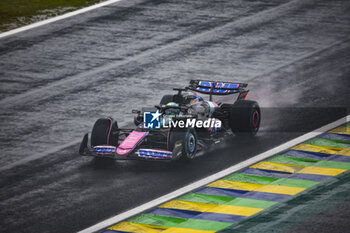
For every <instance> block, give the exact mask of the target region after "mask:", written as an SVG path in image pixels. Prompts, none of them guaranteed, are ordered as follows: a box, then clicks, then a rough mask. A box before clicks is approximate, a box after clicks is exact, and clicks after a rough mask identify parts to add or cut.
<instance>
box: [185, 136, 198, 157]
mask: <svg viewBox="0 0 350 233" xmlns="http://www.w3.org/2000/svg"><path fill="white" fill-rule="evenodd" d="M187 146H188V150H189V152H190V153H193V152H194V151H195V149H196V138H195V137H194V135H193V134H190V135H189V136H188V141H187Z"/></svg>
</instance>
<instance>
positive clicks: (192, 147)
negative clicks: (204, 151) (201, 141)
mask: <svg viewBox="0 0 350 233" xmlns="http://www.w3.org/2000/svg"><path fill="white" fill-rule="evenodd" d="M169 134H170V135H169V139H168V148H169V150H171V151H173V152H174V149H175V147H178V146H180V145H181V148H182V149H181V156H180V158H181V159H183V160H191V159H193V158H194V157H195V155H196V153H197V146H198V145H197V144H198V143H197V133H196V130H195V129H193V128H188V129H171V131H170V132H169Z"/></svg>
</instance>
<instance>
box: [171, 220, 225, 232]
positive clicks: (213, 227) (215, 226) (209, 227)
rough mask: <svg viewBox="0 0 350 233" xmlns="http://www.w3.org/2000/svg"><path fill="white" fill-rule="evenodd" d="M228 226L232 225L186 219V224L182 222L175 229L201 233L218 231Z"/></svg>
mask: <svg viewBox="0 0 350 233" xmlns="http://www.w3.org/2000/svg"><path fill="white" fill-rule="evenodd" d="M228 226H232V223H227V222H216V221H209V220H201V219H188V220H187V221H186V222H183V223H181V224H179V225H178V226H176V227H180V228H190V229H196V230H203V231H220V230H222V229H224V228H226V227H228Z"/></svg>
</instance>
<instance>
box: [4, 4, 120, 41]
mask: <svg viewBox="0 0 350 233" xmlns="http://www.w3.org/2000/svg"><path fill="white" fill-rule="evenodd" d="M120 1H122V0H108V1H105V2H101V3H98V4H95V5H92V6H89V7H85V8H82V9H79V10H76V11H72V12H69V13H66V14H63V15H60V16H56V17H53V18H50V19H46V20H43V21H39V22H36V23H33V24H29V25H27V26H23V27H20V28H16V29H13V30H10V31H7V32H3V33H1V34H0V39H1V38H4V37H6V36H10V35H13V34H16V33H19V32H23V31H27V30H29V29H32V28H36V27H40V26H42V25H45V24H49V23H53V22H56V21H59V20H61V19H66V18H69V17H72V16H75V15H79V14H83V13H86V12H88V11H91V10H94V9H97V8H101V7H104V6H107V5H111V4H113V3H116V2H120Z"/></svg>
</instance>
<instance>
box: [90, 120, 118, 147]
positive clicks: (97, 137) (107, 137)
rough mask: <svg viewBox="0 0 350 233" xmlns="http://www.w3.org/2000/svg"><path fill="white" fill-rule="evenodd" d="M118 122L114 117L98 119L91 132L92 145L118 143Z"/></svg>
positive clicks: (113, 144) (114, 144)
mask: <svg viewBox="0 0 350 233" xmlns="http://www.w3.org/2000/svg"><path fill="white" fill-rule="evenodd" d="M117 129H118V123H117V121H114V120H113V119H112V118H110V117H109V118H100V119H98V120H97V121H96V122H95V124H94V127H93V128H92V132H91V146H99V145H112V146H116V145H117V143H118V137H119V132H118V130H117Z"/></svg>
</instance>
